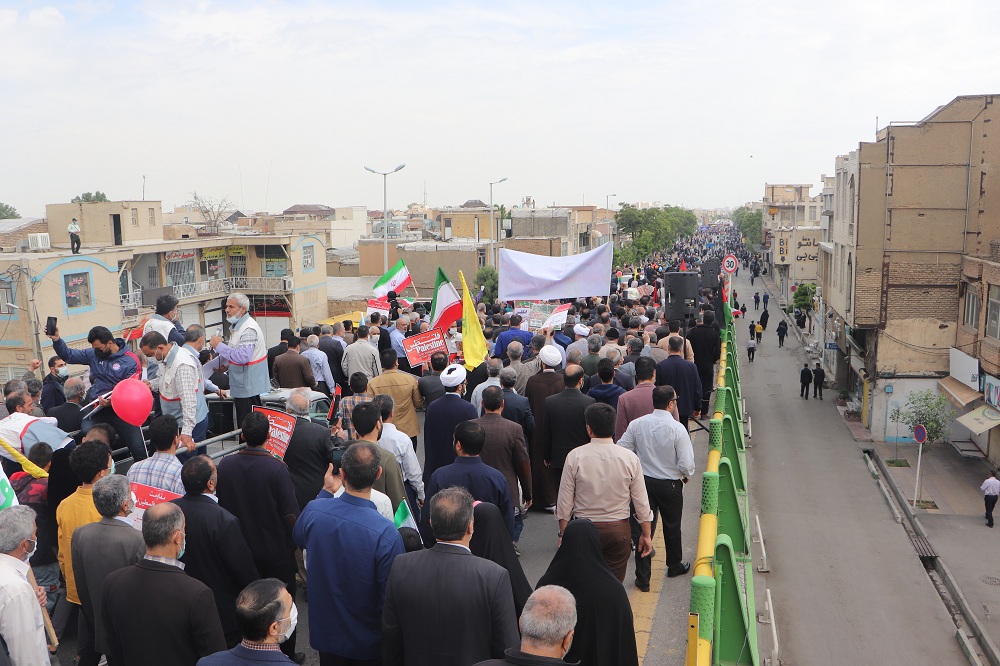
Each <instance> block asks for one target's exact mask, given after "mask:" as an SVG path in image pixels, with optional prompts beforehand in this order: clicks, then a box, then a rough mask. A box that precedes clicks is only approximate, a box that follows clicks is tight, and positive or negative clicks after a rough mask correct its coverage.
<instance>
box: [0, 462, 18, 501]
mask: <svg viewBox="0 0 1000 666" xmlns="http://www.w3.org/2000/svg"><path fill="white" fill-rule="evenodd" d="M17 503H18V502H17V495H16V494H15V493H14V489H13V488H12V487H11V485H10V481H9V480H8V479H7V475H6V474H4V471H3V470H2V469H0V510H2V509H6V508H8V507H12V506H16V505H17Z"/></svg>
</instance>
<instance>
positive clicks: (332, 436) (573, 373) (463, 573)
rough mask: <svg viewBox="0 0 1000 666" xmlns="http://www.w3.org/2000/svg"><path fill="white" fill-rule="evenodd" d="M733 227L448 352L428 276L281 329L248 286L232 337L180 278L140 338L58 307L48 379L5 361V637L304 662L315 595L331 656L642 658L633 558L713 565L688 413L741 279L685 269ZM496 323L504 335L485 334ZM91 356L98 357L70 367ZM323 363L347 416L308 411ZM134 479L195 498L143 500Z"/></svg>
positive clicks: (14, 658)
mask: <svg viewBox="0 0 1000 666" xmlns="http://www.w3.org/2000/svg"><path fill="white" fill-rule="evenodd" d="M710 238H711V240H709V239H710ZM728 251H737V252H739V253H740V254H739V256H740V257H741V258H744V261H747V260H748V255H745V254H744V251H743V249H742V245H741V243H740V241H739V238H738V235H735V236H734V235H732V234H729V235H726V234H722V235H721V236H720V234H718V233H717V232H716V233H713V234H711V235H709V234H700V235H698V236H696V237H694V238H690V239H684V240H682V241H681V242H679V243H677V245H676V246H675V247H674V248H671V249H670V251H668V252H664V253H661V254H657V255H655V256H653V257H650V258H649V260H648V261H646V262H643V263H642V264H640V265H634V266H623V267H622V268H621V270H620V271H617V272H616V274H615V275H614V276H613V277H612V289H611V293H610V295H608V296H605V297H591V298H581V299H576V300H572V301H568V303H570V305H571V307H570V308H569V313H568V316H567V319H566V322H565V324H563V325H561V326H560V327H558V328H557V327H546V328H541V329H539V330H535V331H532V330H528V327H527V326H526V325H524V324H525V322H524V319H523V317H522V315H521V314H519V313H517V312H514V311H513V305H514V304H513V303H499V302H498V303H492V304H487V303H480V304H479V306H478V321H460V322H456V323H455V324H453V325H452V326H450V327H449V329H448V331H447V333H446V335H445V338H446V342H447V347H448V352H447V353H446V352H444V351H440V352H437V353H435V354H433V355H432V356H431V358H430V359H429V360H428V361H427V362H426V363H423V364H417V365H414V366H411V365H410V364H409V363H408V362H407V356H406V352H405V349H404V347H403V344H402V341H403V340H404V339H405V338H406V337H407V336H410V335H414V334H418V333H420V332H423V331H425V330H427V327H428V326H429V322H428V316H427V313H428V312H429V307H428V305H429V304H421V303H417V304H414V305H412V306H411V305H402V304H400V303H399V301H398V300H396V298H395V297H396V295H395V294H394V293H390V294H389V298H390V302H391V303H392V306H391V309H390V313H389V316H388V317H385V316H383V315H380V314H373V315H372V317H371V318H370V319H369V321H368V322H366V323H364V324H362V325H357V326H355V325H352V323H351V322H342V323H337V324H334V325H331V326H321V327H317V328H316V329H313V328H312V327H307V328H303V329H301V330H300V331H298V334H296V333H295V332H293V331H291V330H286V331H283V332H282V335H281V341H280V343H279V344H278V345H275V346H273V347H270V348H268V347H267V345H266V344H265V339H264V334H263V332H262V330H261V328H260V327H259V326H258V324H257V322H256V321H254V318H253V317H252V316H251V314H250V313H249V310H248V308H249V301H248V299H247V297H246V296H245V295H242V294H232V295H230V297H229V298H228V299H227V302H226V315H227V319H228V322H229V327H228V328H229V334H228V336H227V337H226V338H225V339H223V338H222V337H221V336H219V335H214V336H211V337H207V336H206V332H205V330H204V329H203V328H202V327H200V326H198V325H192V326H188V327H186V328H185V327H182V326H181V325H180V324H179V323H178V321H177V312H176V310H177V301H176V299H174V298H173V297H172V296H165V297H162V298H161V299H160V300H159V301H158V302H157V305H156V314H155V315H153V316H152V317H150V319H149V320H148V321H147V322H146V324H145V325H144V326H143V330H142V335H141V337H139V339H138V344H137V345H136V346H135V347H134V348H133V347H131V346H130V345H129V343H128V342H126V340H125V339H123V338H121V337H115V336H114V335H112V333H111V331H109V330H108V329H106V328H104V327H100V326H98V327H95V328H94V329H92V330H91V331H90V335H89V336H88V341H89V347H86V348H83V349H74V348H71V347H69V346H68V345H67V344H66V342H65V341H64V340H62V339H61V338H60V337H59V334H58V330H56V331H53V332H52V335H51V336H50V338H51V339H52V341H53V349H54V351H55V352H56V354H55V356H54V357H53V358H52V359H51V360H49V362H48V368H49V373H48V374H47V375H46V377H45V379H44V380H38V379H37V377H36V376H35V375H34V371H35V370H37V369H38V366H40V365H41V364H37V366H34V364H33V366H34V367H31V368H30V369H29V372H28V375H31V376H30V377H28V376H27V375H26V376H25V378H23V379H22V380H13V381H10V382H7V384H6V385H4V387H3V390H4V396H5V403H4V407H5V409H6V411H7V412H8V413H7V414H4V415H3V416H4V417H5V418H3V420H0V438H2V439H3V440H5V442H6V443H7V445H8V446H5V447H3V448H2V449H0V458H2V461H3V464H4V469H5V471H6V472H7V474H8V476H9V477H10V479H11V485H12V487H13V489H14V492H16V495H17V498H18V500H19V502H20V504H21V506H14V507H11V508H8V509H5V510H3V511H0V636H2V638H3V649H4V650H5V651H6V653H7V654H8V655H9V657H10V660H11V662H12V663H14V664H26V665H35V664H47V663H49V656H50V652H54V649H53V648H52V647H51V643H53V642H54V641H53V640H52V639H54V638H57V637H58V636H60V635H61V634H62V632H63V631H64V630H65V629H66V627H67V626H68V624H69V623H70V622H71V621H73V617H74V616H75V618H76V624H77V643H76V646H77V657H78V662H79V663H80V664H83V665H85V666H86V665H88V664H98V663H99V661H100V658H101V656H102V655H104V656H106V657H107V660H108V663H109V664H112V665H119V664H196V663H197V664H204V665H206V666H214V665H229V664H249V663H256V662H258V661H272V662H275V663H293V662H294V663H302V662H303V661H304V659H305V656H306V655H305V653H304V650H303V649H302V647H303V646H301V645H299V643H298V642H297V640H296V635H297V631H296V627H297V619H298V606H297V604H299V603H308V604H309V630H310V631H309V642H310V646H311V647H312V649H314V650H315V651H317V652H318V653H319V658H320V663H321V664H359V665H367V664H386V665H387V666H388V665H394V664H407V665H410V664H428V665H430V664H435V665H439V664H455V665H456V666H457V665H461V666H470V665H471V664H476V663H482V664H501V663H520V664H526V663H531V664H534V663H538V664H545V663H564V660H565V662H570V663H576V662H579V663H582V664H588V665H590V664H593V665H605V664H606V665H611V664H615V665H627V664H636V663H638V655H637V651H636V644H635V637H634V630H633V626H632V613H631V608H630V606H629V601H628V595H627V593H626V588H625V585H624V582H625V577H626V571H627V568H628V562H629V559H630V558H631V557H633V556H634V559H635V581H634V585H635V586H636V588H638V589H639V590H642V591H649V589H650V578H651V570H652V567H651V562H652V559H653V558H654V557H658V556H659V557H664V558H665V563H666V575H667V576H669V577H675V576H682V575H685V574H687V573H688V572H689V571H690V567H691V565H690V563H689V562H686V561H685V560H684V553H683V548H682V541H681V517H682V514H683V490H684V485H685V483H686V482H687V481H688V479H689V478H691V476H692V475H693V474H694V473H695V459H694V451H693V447H692V443H691V435H690V428H691V426H692V421H694V420H697V419H699V418H700V417H701V415H702V414H707V413H708V410H709V405H710V399H711V393H712V388H713V377H714V372H713V369H714V367H715V364H716V363H717V362H718V360H719V356H720V348H721V345H720V340H721V337H720V325H722V324H723V322H724V321H725V319H724V312H723V310H722V308H724V307H728V305H727V304H726V303H724V302H722V299H721V294H720V292H719V290H718V289H710V288H706V289H701V290H699V293H698V299H697V303H696V304H695V306H694V307H693V308H692V311H691V312H690V313H689V316H687V317H685V318H684V319H683V320H670V319H669V318H668V316H667V308H666V307H665V306H664V303H663V302H662V289H661V287H662V285H663V275H664V273H667V272H673V271H677V270H690V269H695V268H696V267H697V265H698V264H699V263H700V262H702V261H704V260H705V259H707V258H711V257H717V256H721V253H725V252H728ZM751 265H752V261H751ZM471 327H478V329H479V330H482V332H483V336H484V337H485V340H486V343H487V354H486V356H485V357H484V358H475V359H473V358H469V357H467V356H466V355H465V353H464V348H463V343H462V340H463V335H465V336H468V335H470V334H472V333H473V332H474V331H475V329H473V328H471ZM475 332H476V334H477V335H478V331H475ZM75 365H86V366H88V373H87V374H88V382H87V384H85V383H84V382H83V381H81V379H79V378H76V377H71V378H68V374H69V370H67V367H69V368H72V367H73V366H75ZM129 378H141V379H143V380H144V381H146V382H147V383H148V385H149V386H150V388H151V390H152V391H153V392H154V395H155V396H156V403H157V405H158V406H157V407H156V408H154V414H153V415H151V420H150V421H149V423H148V434H147V436H146V437H144V435H143V432H142V430H140V428H138V427H136V426H134V425H131V424H130V423H127V422H125V421H124V420H123V419H121V418H120V417H119V416H118V415H117V414H116V413H115V410H114V409H113V407H112V405H111V404H110V400H109V398H108V394H109V393H111V392H112V391H113V390H114V387H115V386H116V385H117V384H118V383H119V382H121V381H124V380H125V379H129ZM33 383H37V384H38V386H34V384H33ZM29 384H32V386H30V387H29ZM272 387H281V388H285V389H289V390H290V391H289V394H288V397H287V400H286V405H285V408H286V411H287V412H288V413H289V414H290V415H292V416H293V417H295V428H294V430H293V432H292V435H291V438H290V440H289V441H288V446H287V449H286V450H285V451H284V454H283V456H281V457H278V456H276V455H274V454H273V453H272V451H271V450H270V449H269V448H268V442H269V436H270V435H271V430H272V426H271V424H270V422H269V421H268V418H267V417H266V416H265V415H264V414H263V413H262V412H260V411H256V410H254V407H255V406H259V405H260V396H261V395H262V394H266V393H268V392H269V391H270V390H272ZM31 388H37V389H38V390H37V393H32V392H31ZM314 391H319V392H321V393H324V394H326V395H327V396H329V397H330V399H331V401H332V403H333V405H334V407H333V409H332V410H331V414H330V419H329V423H326V422H324V423H323V424H320V423H317V422H314V421H313V420H312V419H311V418H310V412H311V409H310V406H311V402H312V400H313V392H314ZM211 393H216V394H217V395H218V396H219V397H222V398H226V399H229V400H232V401H233V404H234V411H235V416H236V420H237V423H238V424H239V426H240V428H241V429H242V434H241V438H242V442H243V444H244V445H245V446H244V447H242V448H241V449H240V450H239V451H238V452H236V453H234V454H232V455H227V456H224V457H222V458H221V459H219V460H218V462H216V461H215V460H213V459H212V458H211V457H208V456H207V455H204V453H205V452H204V450H203V446H202V445H201V442H203V441H204V440H205V438H206V433H207V431H208V420H209V419H208V409H207V403H206V394H211ZM35 396H38V398H37V399H36V397H35ZM421 411H422V412H423V419H422V420H423V424H422V425H421V419H420V416H419V412H421ZM29 419H30V421H29ZM8 420H11V422H10V423H7V422H8ZM25 423H27V424H28V425H29V426H31V427H25V426H24V424H25ZM36 423H37V426H35V425H34V424H36ZM36 427H37V429H38V430H39V432H38V433H36V434H35V436H34V439H32V438H31V437H29V435H28V434H27V433H30V432H31V431H32V430H34V429H36ZM46 428H47V429H48V430H46ZM147 438H148V442H147V441H146V440H147ZM118 446H121V447H124V448H127V449H128V451H129V452H130V454H131V461H132V462H131V465H130V467H129V468H128V469H127V473H126V474H122V473H121V472H122V470H118V469H116V461H115V458H114V456H112V451H113V450H115V448H116V447H118ZM418 452H422V456H418V455H417V454H418ZM19 454H23V455H19ZM421 458H422V460H423V464H421V462H420V459H421ZM130 484H141V485H142V486H148V487H152V488H155V489H158V490H159V491H162V492H164V493H167V495H165V497H170V498H174V499H171V500H170V501H163V502H161V503H155V504H153V505H152V506H149V507H148V508H146V509H145V510H144V511H142V512H141V515H139V513H140V512H139V510H137V509H136V507H135V501H134V499H135V498H134V497H133V494H132V489H131V485H130ZM529 510H534V511H538V512H541V513H549V514H552V515H553V519H552V523H551V525H552V529H553V538H554V539H556V540H557V550H556V553H555V556H554V557H553V559H552V562H551V564H550V565H549V567H548V569H547V571H546V573H545V574H544V575H543V576H542V578H541V579H540V580H539V581H538V586H537V588H536V589H535V590H534V591H532V586H531V585H530V583H529V581H528V579H527V577H526V576H525V573H524V571H523V569H522V567H521V565H520V563H519V559H518V558H519V556H520V554H521V553H520V545H519V544H520V542H521V536H522V532H523V530H524V529H525V515H526V512H527V511H529ZM658 522H661V523H662V527H661V529H662V530H663V533H664V542H665V551H666V552H665V553H663V554H662V555H657V554H656V553H655V552H654V551H653V545H652V537H653V534H654V533H655V530H656V527H657V523H658ZM533 526H534V523H533ZM544 529H548V528H544ZM32 576H33V578H32ZM29 581H30V583H29ZM300 586H304V594H301V595H300V594H299V587H300ZM306 599H307V600H308V601H307V602H306ZM46 625H49V626H48V627H46ZM47 636H48V639H47ZM47 644H49V645H47Z"/></svg>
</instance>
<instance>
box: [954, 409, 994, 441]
mask: <svg viewBox="0 0 1000 666" xmlns="http://www.w3.org/2000/svg"><path fill="white" fill-rule="evenodd" d="M955 420H956V421H958V422H959V423H961V424H962V425H964V426H965V427H966V428H968V429H969V430H971V431H972V432H974V433H975V434H977V435H981V434H983V433H984V432H986V431H987V430H989V429H990V428H995V427H997V426H998V425H1000V410H998V409H997V408H996V407H990V406H989V405H983V406H982V407H978V408H976V409H973V410H972V411H971V412H969V413H968V414H963V415H962V416H960V417H958V418H957V419H955Z"/></svg>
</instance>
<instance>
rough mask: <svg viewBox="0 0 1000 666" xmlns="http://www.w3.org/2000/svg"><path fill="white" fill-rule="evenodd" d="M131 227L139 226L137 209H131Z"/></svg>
mask: <svg viewBox="0 0 1000 666" xmlns="http://www.w3.org/2000/svg"><path fill="white" fill-rule="evenodd" d="M132 226H133V227H137V226H139V209H138V208H133V209H132Z"/></svg>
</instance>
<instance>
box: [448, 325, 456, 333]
mask: <svg viewBox="0 0 1000 666" xmlns="http://www.w3.org/2000/svg"><path fill="white" fill-rule="evenodd" d="M456 333H458V329H457V328H455V327H454V326H452V327H451V328H449V329H448V335H455V334H456Z"/></svg>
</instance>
